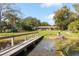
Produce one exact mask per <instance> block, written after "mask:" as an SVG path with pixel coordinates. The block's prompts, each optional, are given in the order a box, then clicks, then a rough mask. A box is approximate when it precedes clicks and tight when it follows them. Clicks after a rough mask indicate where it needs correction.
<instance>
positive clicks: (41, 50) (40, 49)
mask: <svg viewBox="0 0 79 59" xmlns="http://www.w3.org/2000/svg"><path fill="white" fill-rule="evenodd" d="M54 44H55V43H54V42H53V41H52V40H51V39H45V38H44V39H43V40H42V41H40V42H39V44H37V46H36V47H35V48H34V49H33V50H32V51H31V52H30V53H29V54H28V55H27V56H53V54H54V52H55V48H54V47H55V45H54Z"/></svg>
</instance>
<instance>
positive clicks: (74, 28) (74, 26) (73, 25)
mask: <svg viewBox="0 0 79 59" xmlns="http://www.w3.org/2000/svg"><path fill="white" fill-rule="evenodd" d="M68 30H70V31H72V32H78V30H79V20H76V21H74V22H72V23H70V24H69V25H68Z"/></svg>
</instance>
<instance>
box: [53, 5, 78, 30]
mask: <svg viewBox="0 0 79 59" xmlns="http://www.w3.org/2000/svg"><path fill="white" fill-rule="evenodd" d="M54 19H55V23H56V25H57V26H59V27H60V29H62V30H65V29H67V26H68V24H69V23H71V22H73V21H75V20H77V14H76V13H74V12H72V11H70V9H69V8H68V7H67V6H64V7H62V8H60V9H59V10H57V11H56V12H55V16H54Z"/></svg>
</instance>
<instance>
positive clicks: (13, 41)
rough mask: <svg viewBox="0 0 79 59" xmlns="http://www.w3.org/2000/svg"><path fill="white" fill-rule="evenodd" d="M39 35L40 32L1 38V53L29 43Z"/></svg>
mask: <svg viewBox="0 0 79 59" xmlns="http://www.w3.org/2000/svg"><path fill="white" fill-rule="evenodd" d="M37 35H38V32H29V33H25V34H19V35H12V36H5V37H0V51H1V50H4V49H7V48H10V47H13V46H15V45H17V44H19V43H22V42H24V41H27V40H28V39H29V38H33V37H35V36H37Z"/></svg>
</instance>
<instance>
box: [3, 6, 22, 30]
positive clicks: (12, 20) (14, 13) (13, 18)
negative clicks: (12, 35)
mask: <svg viewBox="0 0 79 59" xmlns="http://www.w3.org/2000/svg"><path fill="white" fill-rule="evenodd" d="M19 14H21V12H20V11H18V10H16V9H15V8H13V7H12V6H7V8H6V10H5V11H4V12H3V16H4V19H5V20H6V19H8V21H9V24H10V25H11V29H12V31H15V30H16V22H17V20H19V19H20V18H19Z"/></svg>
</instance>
